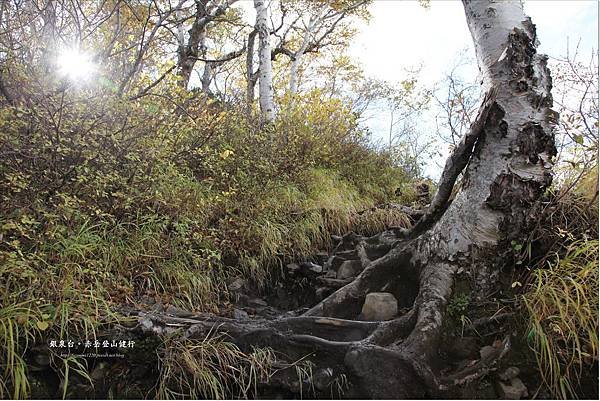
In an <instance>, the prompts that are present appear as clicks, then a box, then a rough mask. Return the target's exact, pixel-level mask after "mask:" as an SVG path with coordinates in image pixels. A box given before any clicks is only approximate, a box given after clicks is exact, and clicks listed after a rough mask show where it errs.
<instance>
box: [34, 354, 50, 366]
mask: <svg viewBox="0 0 600 401" xmlns="http://www.w3.org/2000/svg"><path fill="white" fill-rule="evenodd" d="M34 360H35V363H37V364H38V365H40V366H48V365H50V356H49V355H48V354H35V357H34Z"/></svg>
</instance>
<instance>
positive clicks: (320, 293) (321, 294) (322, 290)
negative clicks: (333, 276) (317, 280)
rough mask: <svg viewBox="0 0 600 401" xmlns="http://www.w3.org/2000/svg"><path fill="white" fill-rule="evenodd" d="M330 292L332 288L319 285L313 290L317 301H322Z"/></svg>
mask: <svg viewBox="0 0 600 401" xmlns="http://www.w3.org/2000/svg"><path fill="white" fill-rule="evenodd" d="M332 292H333V290H332V289H331V288H328V287H319V288H317V289H316V291H315V296H316V297H317V300H318V301H322V300H324V299H325V298H327V297H328V296H329V295H331V293H332Z"/></svg>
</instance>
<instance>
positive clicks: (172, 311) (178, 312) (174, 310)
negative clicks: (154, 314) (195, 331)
mask: <svg viewBox="0 0 600 401" xmlns="http://www.w3.org/2000/svg"><path fill="white" fill-rule="evenodd" d="M165 313H167V314H169V315H171V316H175V317H184V318H185V317H192V316H194V314H193V313H192V312H190V311H187V310H185V309H181V308H178V307H176V306H173V305H169V306H167V308H166V309H165Z"/></svg>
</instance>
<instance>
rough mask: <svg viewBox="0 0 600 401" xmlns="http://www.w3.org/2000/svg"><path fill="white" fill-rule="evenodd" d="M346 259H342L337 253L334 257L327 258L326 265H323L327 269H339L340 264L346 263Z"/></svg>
mask: <svg viewBox="0 0 600 401" xmlns="http://www.w3.org/2000/svg"><path fill="white" fill-rule="evenodd" d="M344 261H345V259H342V258H340V257H339V256H336V255H333V256H332V257H330V258H329V259H327V262H325V265H324V266H323V268H324V269H325V270H333V271H337V270H338V269H339V268H340V266H341V265H342V263H344Z"/></svg>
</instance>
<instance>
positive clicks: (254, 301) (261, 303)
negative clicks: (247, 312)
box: [248, 298, 269, 306]
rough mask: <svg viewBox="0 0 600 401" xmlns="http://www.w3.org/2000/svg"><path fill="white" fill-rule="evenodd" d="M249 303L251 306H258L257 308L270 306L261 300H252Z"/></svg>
mask: <svg viewBox="0 0 600 401" xmlns="http://www.w3.org/2000/svg"><path fill="white" fill-rule="evenodd" d="M248 303H249V304H250V305H256V306H268V305H269V304H268V303H267V301H265V300H264V299H260V298H252V299H250V300H249V301H248Z"/></svg>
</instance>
